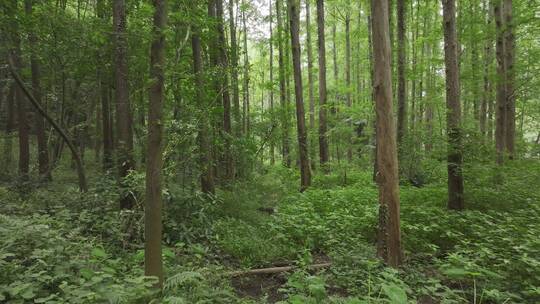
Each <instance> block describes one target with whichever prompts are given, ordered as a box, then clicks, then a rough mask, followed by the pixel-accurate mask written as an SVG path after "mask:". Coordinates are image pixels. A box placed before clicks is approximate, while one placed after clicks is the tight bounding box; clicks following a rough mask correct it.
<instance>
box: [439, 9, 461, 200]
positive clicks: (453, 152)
mask: <svg viewBox="0 0 540 304" xmlns="http://www.w3.org/2000/svg"><path fill="white" fill-rule="evenodd" d="M443 27H444V63H445V67H446V69H445V71H446V129H447V133H448V147H447V149H448V152H447V155H448V160H447V161H448V208H449V209H453V210H463V208H464V198H463V173H462V164H463V147H462V144H461V105H460V98H459V65H458V42H457V33H456V3H455V0H444V1H443Z"/></svg>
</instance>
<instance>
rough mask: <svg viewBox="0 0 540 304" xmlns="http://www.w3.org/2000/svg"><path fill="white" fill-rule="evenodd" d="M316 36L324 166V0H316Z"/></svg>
mask: <svg viewBox="0 0 540 304" xmlns="http://www.w3.org/2000/svg"><path fill="white" fill-rule="evenodd" d="M317 38H318V50H319V159H320V162H321V167H324V166H325V165H326V163H327V162H328V159H329V151H328V135H327V134H326V132H327V122H326V113H327V106H326V101H327V100H326V98H327V94H326V42H325V36H324V0H317Z"/></svg>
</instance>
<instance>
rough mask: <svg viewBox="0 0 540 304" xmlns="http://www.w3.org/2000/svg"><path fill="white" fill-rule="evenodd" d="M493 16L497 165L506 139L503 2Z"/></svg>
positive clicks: (501, 160)
mask: <svg viewBox="0 0 540 304" xmlns="http://www.w3.org/2000/svg"><path fill="white" fill-rule="evenodd" d="M494 1H495V3H494V6H493V14H494V17H495V25H496V27H497V40H496V44H495V53H496V57H497V76H498V77H497V107H496V119H495V148H496V150H497V164H499V165H502V164H503V162H504V147H505V139H506V132H505V131H506V77H505V76H506V75H505V74H506V73H505V71H506V64H505V58H504V44H505V43H504V24H503V16H502V11H503V9H502V4H503V2H502V0H494Z"/></svg>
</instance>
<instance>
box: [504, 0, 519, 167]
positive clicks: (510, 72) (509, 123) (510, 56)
mask: <svg viewBox="0 0 540 304" xmlns="http://www.w3.org/2000/svg"><path fill="white" fill-rule="evenodd" d="M512 9H513V6H512V0H504V9H503V15H504V16H503V18H504V24H505V32H504V64H505V65H504V68H505V89H506V107H505V112H506V121H505V122H506V126H505V128H506V132H505V136H506V138H505V142H504V144H505V147H506V149H505V150H506V153H508V157H509V158H510V159H513V158H514V150H515V147H514V145H515V137H516V100H515V99H516V98H515V92H514V57H515V54H514V49H515V37H514V23H513V20H512Z"/></svg>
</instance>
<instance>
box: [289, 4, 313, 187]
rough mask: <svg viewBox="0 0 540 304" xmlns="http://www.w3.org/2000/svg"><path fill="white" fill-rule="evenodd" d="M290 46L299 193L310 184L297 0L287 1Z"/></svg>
mask: <svg viewBox="0 0 540 304" xmlns="http://www.w3.org/2000/svg"><path fill="white" fill-rule="evenodd" d="M288 8H289V18H290V30H291V46H292V55H293V67H294V93H295V97H296V98H295V100H296V127H297V134H298V150H299V151H300V191H304V190H306V189H307V188H308V187H309V186H310V184H311V171H310V167H309V154H308V143H307V132H306V121H305V115H304V97H303V94H304V93H303V92H304V91H303V86H302V69H301V58H300V55H301V52H300V12H299V0H288Z"/></svg>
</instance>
